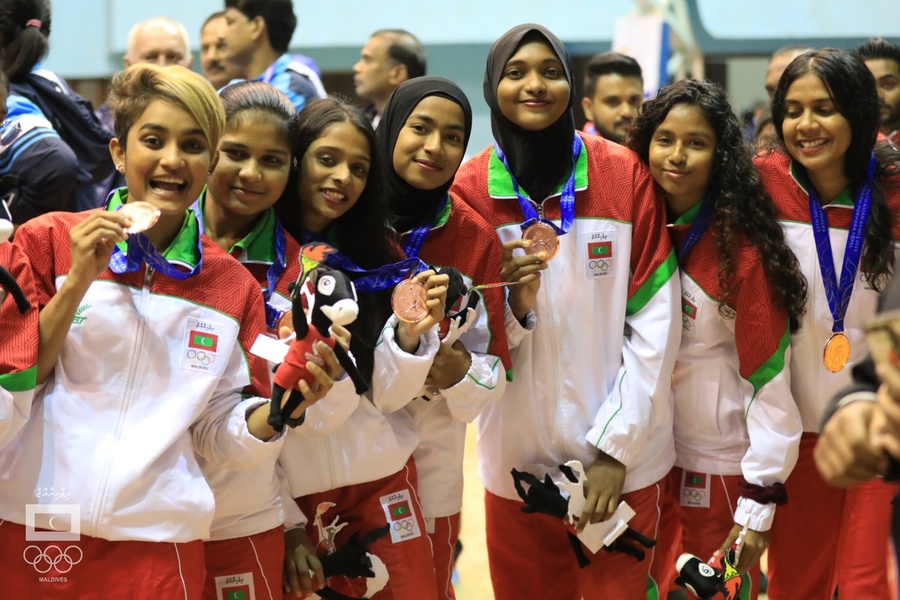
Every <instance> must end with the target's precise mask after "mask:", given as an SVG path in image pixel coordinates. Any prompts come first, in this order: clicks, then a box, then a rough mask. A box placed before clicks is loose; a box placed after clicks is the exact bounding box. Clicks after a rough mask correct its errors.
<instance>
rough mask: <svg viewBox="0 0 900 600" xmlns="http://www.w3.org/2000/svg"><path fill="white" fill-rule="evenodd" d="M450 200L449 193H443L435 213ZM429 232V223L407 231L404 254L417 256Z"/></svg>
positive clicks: (440, 210)
mask: <svg viewBox="0 0 900 600" xmlns="http://www.w3.org/2000/svg"><path fill="white" fill-rule="evenodd" d="M449 201H450V194H449V193H448V194H444V197H443V198H442V199H441V204H440V208H438V211H437V214H440V213H441V212H442V211H443V210H444V208H445V207H446V206H447V202H449ZM430 232H431V224H425V225H419V226H418V227H416V228H415V229H413V230H412V231H410V232H409V237H408V238H407V240H406V244H405V245H404V246H403V251H404V252H406V256H408V257H410V258H415V257H417V256H419V252H420V251H421V250H422V245H423V244H424V243H425V238H427V237H428V234H429V233H430Z"/></svg>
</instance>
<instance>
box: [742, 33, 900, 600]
mask: <svg viewBox="0 0 900 600" xmlns="http://www.w3.org/2000/svg"><path fill="white" fill-rule="evenodd" d="M879 114H880V113H879V110H878V92H877V89H876V86H875V79H874V78H873V77H872V74H871V73H870V72H869V70H868V69H867V68H866V66H865V64H864V63H863V62H862V61H861V60H859V58H857V57H856V56H854V55H852V54H850V53H848V52H845V51H843V50H837V49H833V48H829V49H824V50H817V51H811V52H806V53H804V54H801V55H800V56H798V57H797V58H795V59H794V60H793V61H792V62H791V64H790V65H788V68H787V69H786V70H785V72H784V74H783V75H782V76H781V80H780V82H779V84H778V88H777V89H776V91H775V96H774V98H773V100H772V119H773V122H774V124H775V130H776V133H777V134H778V148H777V149H775V150H772V151H769V152H766V153H764V154H761V155H760V156H758V157H757V159H756V165H757V167H758V169H759V172H760V176H761V177H762V180H763V183H764V185H765V187H766V191H767V192H768V193H769V195H770V196H771V197H772V200H773V201H774V202H775V207H776V216H777V218H778V220H779V221H780V222H781V225H782V227H783V229H784V231H785V238H786V240H787V242H788V245H789V246H790V247H791V249H792V250H793V251H794V253H795V254H796V255H797V258H798V260H799V263H800V269H801V272H802V273H803V275H804V276H805V277H806V279H807V281H808V282H809V289H808V300H807V305H806V306H807V310H806V315H805V316H804V317H803V318H801V319H800V327H799V328H798V329H797V331H796V332H795V333H794V334H793V335H792V336H791V351H792V355H791V391H792V392H793V396H794V400H795V401H796V402H797V406H798V408H799V409H800V416H801V419H802V422H803V432H804V433H803V437H802V438H801V442H800V455H799V459H798V462H797V466H796V467H795V469H794V471H793V473H792V475H791V478H790V479H789V480H788V482H787V485H786V489H787V492H788V503H787V504H786V505H785V506H784V507H781V508H780V509H779V517H778V519H776V521H775V524H774V526H773V528H772V531H771V539H770V544H771V545H770V550H769V569H770V574H771V577H770V586H769V595H770V597H771V598H776V599H779V598H830V597H831V595H832V594H833V592H834V589H835V586H836V585H837V586H838V587H839V588H840V590H841V591H840V593H841V595H842V596H845V595H846V596H847V597H850V598H876V597H883V596H884V595H885V594H886V593H887V589H888V588H887V579H886V577H887V576H886V569H885V568H884V567H885V564H886V563H885V560H884V555H883V553H884V540H885V539H887V536H888V532H889V529H890V528H889V521H890V507H889V503H890V500H891V498H892V497H893V495H894V491H895V489H896V486H894V485H888V484H885V483H883V482H881V481H874V482H870V483H866V484H863V485H860V486H857V487H855V488H852V489H850V490H848V491H847V492H846V493H845V492H844V491H843V490H837V489H834V488H832V487H830V486H828V485H827V484H826V483H825V482H824V481H823V480H822V478H821V476H820V475H819V474H818V472H817V471H816V469H815V465H814V464H813V456H812V452H813V447H814V446H815V443H816V439H817V437H818V431H819V427H820V426H821V421H822V417H823V412H824V410H825V407H826V405H827V403H828V401H829V399H830V398H831V397H832V396H834V395H835V393H836V392H837V391H838V390H839V389H841V388H843V387H845V386H847V385H848V384H849V383H850V381H851V374H850V371H851V367H852V366H853V365H855V364H856V363H858V362H860V361H861V360H862V359H863V358H864V357H865V356H866V344H865V340H864V335H863V323H864V322H865V320H866V319H868V318H869V317H871V316H872V315H874V314H875V311H876V307H877V303H878V299H879V296H880V294H881V291H882V290H884V289H885V284H886V283H887V281H888V278H889V277H891V275H892V273H891V268H892V265H893V264H894V256H895V252H896V250H895V249H896V241H895V240H897V239H900V222H898V220H897V217H896V215H897V212H898V210H900V191H898V187H897V184H898V183H900V179H898V175H900V171H898V167H900V154H898V153H897V152H896V151H895V150H893V149H892V148H891V147H890V146H889V145H888V144H883V143H879V144H876V137H877V135H878V120H879ZM809 565H817V567H816V568H814V569H813V568H809Z"/></svg>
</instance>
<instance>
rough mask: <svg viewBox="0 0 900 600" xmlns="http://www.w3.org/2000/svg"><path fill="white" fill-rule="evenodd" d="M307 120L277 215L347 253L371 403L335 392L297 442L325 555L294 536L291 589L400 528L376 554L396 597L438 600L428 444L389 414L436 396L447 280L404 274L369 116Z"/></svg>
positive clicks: (294, 451)
mask: <svg viewBox="0 0 900 600" xmlns="http://www.w3.org/2000/svg"><path fill="white" fill-rule="evenodd" d="M298 119H299V139H300V142H299V144H298V149H297V153H298V159H299V165H298V169H297V176H296V178H295V180H294V181H293V182H292V183H291V184H289V188H288V192H287V193H286V194H285V195H284V196H283V197H282V198H281V199H280V200H279V201H278V202H277V203H276V205H275V211H276V214H278V215H279V218H280V219H281V220H282V222H283V223H284V226H285V229H286V230H287V231H288V232H289V233H291V235H293V236H294V237H295V238H297V240H298V241H302V242H304V243H305V242H309V241H316V240H318V241H324V242H326V243H328V244H330V245H331V246H332V247H333V248H335V249H336V250H337V253H336V255H335V254H332V255H330V256H329V258H328V261H329V264H334V265H335V266H338V267H342V268H344V269H345V270H346V271H347V272H348V273H349V274H350V276H351V277H352V278H353V279H354V282H355V285H356V288H357V294H358V297H359V317H358V318H357V320H356V321H355V322H354V323H352V324H351V325H349V326H348V327H347V329H348V330H349V331H350V334H351V338H350V351H351V353H352V354H353V356H354V357H355V359H356V362H357V364H358V366H359V369H360V371H361V373H362V376H363V378H364V379H365V380H366V382H367V383H369V386H370V391H369V392H368V393H366V394H365V395H363V396H356V395H353V396H350V395H344V394H339V395H335V396H334V397H332V393H331V392H330V393H329V395H328V396H327V397H326V398H325V399H324V400H323V401H321V402H319V403H318V404H316V405H315V406H313V407H312V408H311V409H310V411H309V414H308V415H307V420H306V422H305V423H303V425H302V426H300V427H297V428H295V429H293V430H292V431H291V432H290V433H289V434H288V436H287V439H286V440H285V447H284V449H283V452H282V454H281V456H280V458H279V462H280V464H281V466H282V467H283V469H284V472H285V475H286V478H287V481H288V484H289V487H290V491H291V494H292V495H293V497H294V498H296V501H297V504H298V505H299V506H300V508H301V509H302V510H303V513H304V514H305V515H306V516H307V517H308V518H309V519H310V521H311V522H310V523H309V525H308V526H307V530H308V532H309V534H310V537H312V540H313V541H314V542H315V544H316V547H314V548H311V547H308V546H304V544H303V540H300V539H297V538H294V537H293V536H291V535H289V537H288V539H287V545H288V547H287V557H286V558H287V561H288V565H287V568H288V573H287V575H288V579H289V580H291V579H294V581H295V583H293V584H292V587H293V589H297V590H299V589H302V590H303V591H307V592H308V591H310V590H311V589H312V588H313V587H314V585H313V582H311V581H310V578H309V574H308V568H309V567H313V570H315V567H316V565H317V564H318V559H317V555H320V556H323V555H325V554H327V553H328V552H329V551H331V550H333V549H334V548H335V547H340V546H342V545H344V544H345V543H347V540H348V538H349V537H350V536H351V534H352V533H353V532H359V535H360V537H363V538H364V537H365V536H366V535H367V534H369V533H370V532H372V531H374V530H378V529H381V528H383V527H385V526H386V525H390V527H389V528H388V531H387V532H386V535H384V536H383V537H381V538H379V539H378V540H376V541H374V542H373V543H372V544H370V545H369V551H370V552H371V553H372V554H374V555H375V556H377V557H378V558H379V559H380V560H381V561H383V563H384V566H385V568H386V570H387V573H388V576H389V579H388V581H387V584H386V585H387V587H386V589H385V592H384V593H387V594H389V595H390V596H391V597H393V598H397V599H409V600H419V599H426V600H427V599H434V598H436V592H435V585H434V565H433V562H432V560H431V546H430V544H429V542H428V538H427V536H426V529H425V521H424V519H423V516H422V509H421V505H420V503H419V498H418V490H417V483H416V481H417V480H416V467H415V463H414V461H413V459H412V453H413V450H414V449H415V447H416V445H417V443H418V435H417V433H416V430H415V426H414V424H413V421H412V417H411V416H410V415H409V414H408V413H406V412H405V411H395V412H391V413H390V414H383V411H382V409H381V406H382V405H383V403H384V402H385V400H384V399H385V398H406V399H408V398H413V397H414V396H415V395H417V394H418V392H419V390H420V389H421V388H422V386H423V385H424V383H425V379H426V376H427V375H428V372H429V370H430V368H431V365H432V362H433V361H434V357H435V353H436V351H437V346H438V343H439V342H438V338H437V327H436V325H437V324H438V323H439V322H440V321H441V320H442V319H443V316H444V315H443V305H444V302H445V301H446V292H447V288H446V283H447V277H446V276H445V275H435V274H434V271H432V270H426V271H422V272H420V273H418V274H415V275H413V274H412V273H413V271H414V269H415V267H414V266H413V267H410V263H400V262H399V260H400V259H401V258H402V256H401V250H400V248H399V247H398V246H397V244H396V242H395V238H394V235H393V232H391V231H390V229H389V228H388V227H387V218H386V212H385V210H384V208H383V207H384V204H383V200H382V189H381V188H382V173H381V163H380V158H379V152H378V144H377V142H376V139H375V132H374V131H373V130H372V126H371V124H370V123H369V121H368V119H366V117H365V115H364V114H363V112H362V111H361V110H360V109H358V108H356V107H355V106H353V105H351V104H348V103H346V102H344V101H342V100H339V99H336V98H326V99H322V100H316V101H313V102H311V103H310V104H309V105H308V106H307V107H306V108H304V109H303V111H302V112H301V113H300V114H299V116H298ZM332 260H333V261H334V262H333V263H332V262H331V261H332ZM398 263H399V264H398ZM410 269H412V270H410ZM410 276H413V277H414V278H415V279H417V280H418V281H419V282H421V283H422V284H423V285H424V286H425V288H426V290H427V291H426V293H427V301H426V306H427V308H428V314H427V315H426V316H425V317H424V318H423V320H421V321H418V322H416V323H407V322H400V321H399V320H398V318H397V316H396V315H393V313H392V309H391V303H390V294H391V290H392V288H393V287H394V285H395V284H396V283H399V282H400V281H402V280H404V279H406V278H407V277H410ZM342 384H349V382H346V383H345V382H341V381H339V382H338V383H337V385H338V386H339V385H342ZM351 389H352V384H351ZM314 409H315V411H314ZM338 517H339V520H338V519H337V518H338ZM341 524H345V525H346V527H341ZM338 532H340V533H338ZM329 585H330V586H331V587H332V588H334V589H335V590H337V591H339V592H342V593H345V594H347V595H350V596H353V597H359V596H360V595H361V594H362V592H364V591H365V590H366V583H365V582H359V581H356V582H352V581H348V582H341V581H337V580H336V579H335V578H332V580H331V581H330V583H329ZM354 586H360V587H358V588H356V587H354Z"/></svg>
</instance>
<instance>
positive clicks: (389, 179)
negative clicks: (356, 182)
mask: <svg viewBox="0 0 900 600" xmlns="http://www.w3.org/2000/svg"><path fill="white" fill-rule="evenodd" d="M428 96H441V97H442V98H447V99H448V100H452V101H453V102H455V103H457V104H458V105H459V106H460V107H461V108H462V111H463V117H464V121H465V122H464V127H465V131H466V137H465V141H464V143H465V144H468V143H469V134H471V133H472V107H471V106H469V100H468V98H466V95H465V93H463V91H462V90H461V89H460V88H459V86H457V85H456V84H455V83H453V82H452V81H449V80H447V79H444V78H443V77H416V78H413V79H410V80H408V81H404V82H403V83H402V84H400V86H399V87H398V88H397V89H395V90H394V93H393V94H391V97H390V98H389V99H388V101H387V105H386V106H385V107H384V112H383V113H382V114H381V121H380V122H379V123H378V129H377V130H376V132H375V133H376V135H377V136H378V149H379V151H380V152H381V157H382V160H383V161H384V175H385V178H384V180H385V193H386V198H387V203H388V210H389V212H390V219H391V225H392V226H393V227H394V229H396V230H397V231H398V232H401V233H402V232H404V231H409V230H410V229H412V228H413V227H415V226H416V225H419V224H421V223H423V222H425V221H427V220H428V219H430V218H433V217H434V216H435V214H436V213H437V211H438V209H439V208H440V205H441V199H442V198H443V197H444V194H446V193H447V190H449V189H450V185H451V184H452V183H453V177H450V180H449V181H448V182H447V183H446V184H444V185H442V186H441V187H439V188H435V189H433V190H420V189H418V188H415V187H413V186H411V185H410V184H408V183H407V182H406V180H404V179H403V178H402V177H400V176H399V175H398V174H397V172H396V171H395V170H394V146H396V145H397V137H398V136H399V135H400V130H401V129H403V126H404V125H405V124H406V120H407V119H408V118H409V115H411V114H412V112H413V110H415V108H416V106H418V104H419V102H421V101H422V100H423V99H425V98H427V97H428ZM463 151H465V145H464V146H463ZM455 175H456V173H455V172H454V176H455Z"/></svg>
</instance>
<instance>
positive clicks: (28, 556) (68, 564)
mask: <svg viewBox="0 0 900 600" xmlns="http://www.w3.org/2000/svg"><path fill="white" fill-rule="evenodd" d="M73 550H74V551H75V552H73V553H72V555H71V556H70V555H69V553H70V552H72V551H73ZM82 558H84V553H83V552H82V551H81V548H79V547H78V546H69V547H68V548H66V549H65V550H61V549H60V547H59V546H56V545H51V546H47V548H46V549H44V550H41V548H40V547H39V546H34V545H32V546H28V547H27V548H25V550H24V551H22V559H23V560H24V561H25V562H26V563H27V564H29V565H31V566H32V567H34V570H35V571H37V572H38V573H48V572H50V569H56V572H57V573H68V572H69V571H71V570H72V567H74V566H75V565H77V564H78V563H80V562H81V559H82Z"/></svg>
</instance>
